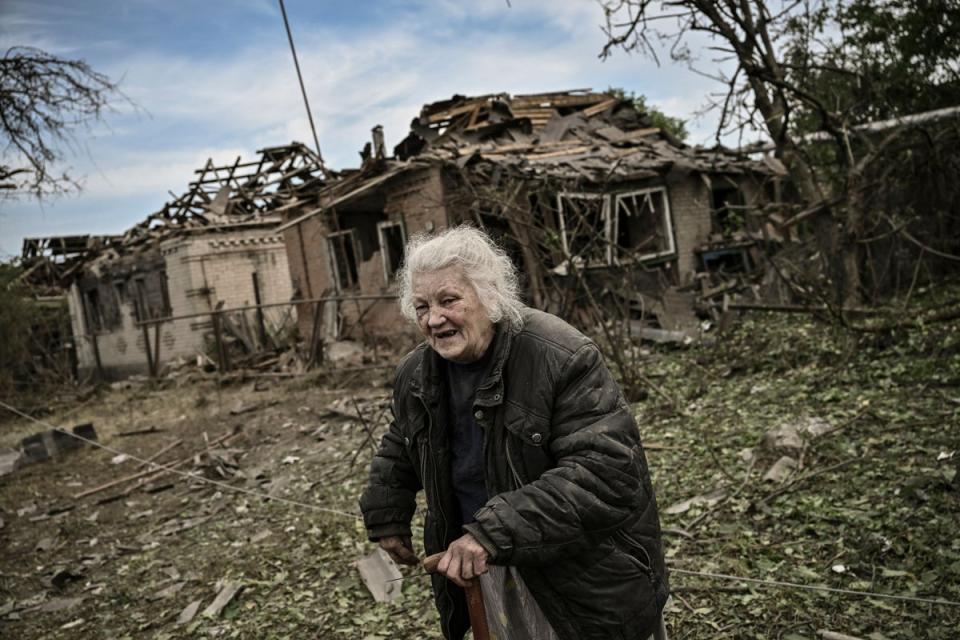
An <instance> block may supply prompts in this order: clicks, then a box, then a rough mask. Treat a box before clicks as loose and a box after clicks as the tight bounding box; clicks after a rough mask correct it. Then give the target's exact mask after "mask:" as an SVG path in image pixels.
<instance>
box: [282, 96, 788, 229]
mask: <svg viewBox="0 0 960 640" xmlns="http://www.w3.org/2000/svg"><path fill="white" fill-rule="evenodd" d="M394 155H395V157H394V158H392V159H387V160H383V159H377V158H370V157H369V156H366V155H365V162H364V165H363V166H362V167H361V168H360V170H358V171H355V172H344V173H343V174H342V178H341V180H338V181H337V182H335V183H333V184H331V185H329V186H328V187H327V188H325V189H324V190H323V192H322V193H321V198H320V203H321V204H320V206H319V207H318V208H316V209H314V210H312V211H308V212H306V213H304V214H302V215H301V216H299V217H298V218H296V219H293V220H290V221H289V222H287V223H286V224H284V225H283V226H281V227H280V229H281V230H282V229H285V228H288V227H291V226H293V225H296V224H298V223H300V222H302V221H303V220H305V219H307V218H309V217H311V216H313V215H316V214H318V213H320V212H321V211H324V210H326V209H329V208H331V207H334V206H336V205H338V204H343V203H346V202H347V201H350V200H353V199H355V198H358V197H360V196H362V195H364V194H366V193H369V192H370V190H371V189H373V188H375V187H377V186H378V185H381V184H383V183H384V182H386V181H388V180H390V179H391V178H392V177H394V176H395V175H397V174H399V173H404V172H406V171H409V170H413V169H418V168H422V167H424V166H426V165H430V164H434V163H438V162H439V163H443V164H452V165H455V166H457V167H460V168H463V167H467V166H472V167H480V166H482V165H483V164H485V165H488V166H489V167H490V168H493V169H496V168H498V167H499V168H502V169H509V170H511V171H512V172H514V173H516V174H519V175H522V176H526V177H540V176H549V177H551V178H557V179H562V180H576V181H580V182H585V183H590V184H595V185H603V184H607V183H609V182H611V181H626V180H641V179H645V178H652V177H655V176H658V175H664V174H665V173H667V172H669V171H671V170H678V171H688V172H690V171H696V172H701V173H724V174H743V173H747V172H749V173H759V174H770V173H773V172H774V170H773V169H771V167H768V166H767V165H766V164H764V163H761V162H757V161H754V160H751V159H749V158H748V157H747V156H745V155H742V154H737V153H734V152H732V151H728V150H725V149H713V150H709V149H702V148H698V147H691V146H688V145H686V144H684V143H683V142H682V141H681V140H679V139H677V138H676V137H675V136H673V135H672V134H671V133H670V132H668V131H665V130H663V129H660V128H658V127H656V126H653V124H652V122H651V120H650V118H649V116H647V114H645V113H642V112H640V111H638V110H637V108H636V106H635V105H634V104H633V102H632V101H631V100H627V99H622V98H619V97H617V96H613V95H611V94H608V93H596V92H592V91H590V90H589V89H578V90H573V91H563V92H557V93H538V94H529V95H516V96H511V95H509V94H506V93H500V94H490V95H484V96H476V97H466V96H460V95H456V96H453V97H452V98H450V99H449V100H442V101H439V102H434V103H431V104H428V105H425V106H424V107H423V108H422V109H421V111H420V115H419V116H418V117H416V118H414V119H413V121H412V122H411V124H410V133H409V134H408V135H407V137H406V138H404V140H403V141H402V142H400V144H398V145H397V146H396V147H395V148H394Z"/></svg>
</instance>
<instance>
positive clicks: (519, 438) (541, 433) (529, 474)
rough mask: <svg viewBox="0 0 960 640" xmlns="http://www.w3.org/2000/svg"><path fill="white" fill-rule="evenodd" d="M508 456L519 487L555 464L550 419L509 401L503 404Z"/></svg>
mask: <svg viewBox="0 0 960 640" xmlns="http://www.w3.org/2000/svg"><path fill="white" fill-rule="evenodd" d="M503 425H504V427H505V431H506V433H504V438H505V439H506V452H505V454H506V456H507V461H508V463H509V464H510V474H511V476H512V479H513V483H514V484H516V485H517V487H520V486H523V485H524V484H525V483H527V482H532V481H534V480H536V479H537V478H539V477H540V476H541V475H543V473H544V472H545V471H546V470H547V469H550V468H552V467H554V466H555V464H554V461H553V459H552V457H551V455H550V448H549V446H548V445H549V443H550V437H551V434H550V421H549V420H547V419H545V418H542V417H540V416H538V415H537V414H535V413H532V412H530V411H526V410H525V409H524V408H523V407H521V406H520V405H517V404H515V403H513V402H510V401H508V402H507V403H506V404H504V407H503Z"/></svg>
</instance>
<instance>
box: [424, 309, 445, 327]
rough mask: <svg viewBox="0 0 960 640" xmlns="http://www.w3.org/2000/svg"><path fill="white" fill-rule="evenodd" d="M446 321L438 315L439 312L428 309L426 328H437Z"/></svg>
mask: <svg viewBox="0 0 960 640" xmlns="http://www.w3.org/2000/svg"><path fill="white" fill-rule="evenodd" d="M446 321H447V319H446V318H445V317H444V316H443V314H442V313H440V311H439V310H436V309H430V311H429V315H428V316H427V326H428V327H439V326H440V325H442V324H443V323H444V322H446Z"/></svg>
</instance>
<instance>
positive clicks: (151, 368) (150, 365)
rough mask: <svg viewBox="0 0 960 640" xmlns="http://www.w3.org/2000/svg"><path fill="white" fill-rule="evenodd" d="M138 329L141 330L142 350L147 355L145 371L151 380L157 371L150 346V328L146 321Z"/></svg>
mask: <svg viewBox="0 0 960 640" xmlns="http://www.w3.org/2000/svg"><path fill="white" fill-rule="evenodd" d="M140 328H141V329H142V330H143V350H144V351H145V352H146V353H147V371H148V372H149V373H150V377H151V378H153V377H155V376H156V375H157V371H156V367H155V365H154V362H153V347H151V346H150V328H149V325H148V324H147V323H146V321H144V322H143V323H142V324H141V325H140Z"/></svg>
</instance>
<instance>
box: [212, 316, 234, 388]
mask: <svg viewBox="0 0 960 640" xmlns="http://www.w3.org/2000/svg"><path fill="white" fill-rule="evenodd" d="M220 314H221V312H220V311H214V312H213V313H211V314H210V319H211V321H212V322H213V336H214V339H215V340H216V341H217V360H218V363H217V364H219V365H220V372H221V373H223V372H225V371H229V370H230V360H229V359H228V358H227V350H226V348H225V346H224V344H223V328H222V327H221V324H220V322H221V319H220Z"/></svg>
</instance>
